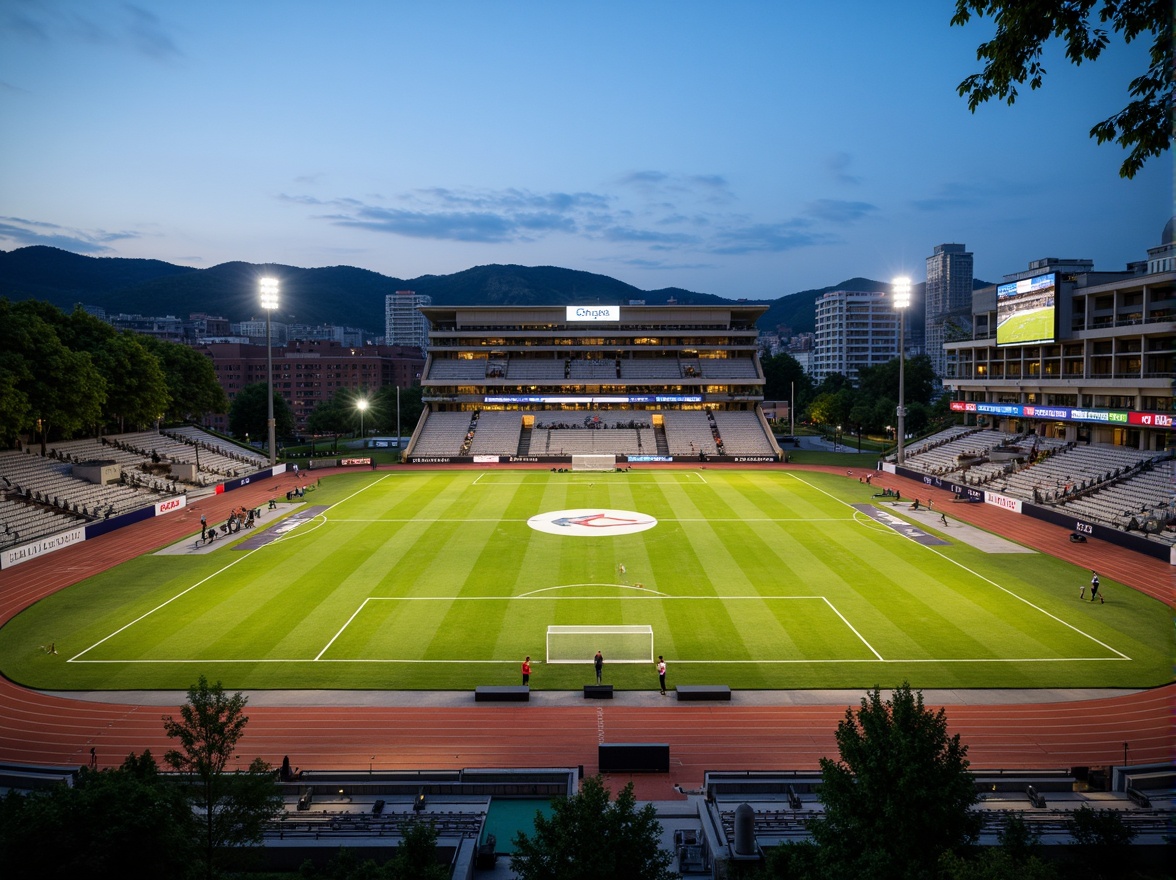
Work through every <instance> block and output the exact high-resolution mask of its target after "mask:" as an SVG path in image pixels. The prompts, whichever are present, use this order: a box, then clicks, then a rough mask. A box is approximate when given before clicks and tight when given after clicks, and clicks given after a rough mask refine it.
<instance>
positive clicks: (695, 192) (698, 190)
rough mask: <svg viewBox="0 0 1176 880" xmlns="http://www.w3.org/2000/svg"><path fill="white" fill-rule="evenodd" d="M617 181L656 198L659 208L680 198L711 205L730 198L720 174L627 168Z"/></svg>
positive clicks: (623, 186) (725, 179) (727, 200)
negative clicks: (626, 171)
mask: <svg viewBox="0 0 1176 880" xmlns="http://www.w3.org/2000/svg"><path fill="white" fill-rule="evenodd" d="M617 184H618V185H619V186H621V187H622V188H625V189H631V190H633V191H635V192H637V193H638V194H639V195H641V196H643V197H644V198H646V199H650V200H653V199H659V200H661V201H662V204H661V207H663V208H665V209H667V210H672V209H673V203H674V202H676V201H677V200H678V199H681V198H682V197H684V196H685V197H688V198H694V199H699V200H702V201H704V202H708V203H711V204H720V203H725V202H729V201H732V200H733V199H734V195H733V194H732V192H731V184H730V182H729V181H728V180H727V178H725V177H723V176H722V175H721V174H670V173H668V172H665V171H652V170H647V171H631V172H629V173H628V174H624V175H622V176H621V177H619V178H617Z"/></svg>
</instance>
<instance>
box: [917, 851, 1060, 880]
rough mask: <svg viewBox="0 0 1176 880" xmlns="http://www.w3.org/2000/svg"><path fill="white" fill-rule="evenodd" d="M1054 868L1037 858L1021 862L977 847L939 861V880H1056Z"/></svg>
mask: <svg viewBox="0 0 1176 880" xmlns="http://www.w3.org/2000/svg"><path fill="white" fill-rule="evenodd" d="M1060 876H1061V874H1060V872H1059V871H1058V867H1057V865H1055V864H1054V863H1053V862H1046V861H1043V860H1042V859H1039V858H1037V857H1036V856H1030V857H1028V858H1027V859H1024V860H1021V859H1016V858H1014V857H1013V856H1011V855H1010V854H1009V853H1008V852H1007V851H1006V850H1003V849H999V848H997V847H991V846H983V847H976V848H974V850H973V851H972V852H971V853H969V854H968V855H967V856H963V855H959V854H957V853H953V852H947V853H944V854H943V857H942V858H941V859H940V860H939V874H938V878H939V880H1057V878H1058V877H1060Z"/></svg>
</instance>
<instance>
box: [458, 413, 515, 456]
mask: <svg viewBox="0 0 1176 880" xmlns="http://www.w3.org/2000/svg"><path fill="white" fill-rule="evenodd" d="M467 421H468V420H467ZM522 431H523V422H522V417H521V416H520V415H519V413H517V412H484V413H480V414H479V416H478V421H477V425H476V427H475V430H474V437H473V441H472V442H471V443H470V454H471V455H516V454H517V453H518V450H519V435H520V434H522Z"/></svg>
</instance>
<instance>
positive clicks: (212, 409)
mask: <svg viewBox="0 0 1176 880" xmlns="http://www.w3.org/2000/svg"><path fill="white" fill-rule="evenodd" d="M143 341H144V343H145V344H146V346H147V348H148V349H149V350H150V351H151V352H152V353H153V354H154V355H155V356H156V357H157V358H158V359H159V363H160V365H161V367H162V369H163V375H164V378H165V379H166V381H167V390H168V397H169V403H168V408H167V412H166V413H165V416H164V417H165V418H166V419H167V420H168V421H171V422H196V423H197V424H200V423H203V421H204V414H205V413H223V412H227V411H228V408H229V399H228V398H227V397H226V396H225V392H224V389H223V388H221V386H220V382H218V381H217V378H216V368H215V367H213V364H212V358H210V357H208V356H207V355H205V354H202V353H201V352H199V351H197V350H196V349H194V348H192V347H191V346H188V345H182V344H181V343H178V342H168V341H167V340H165V339H156V338H155V337H153V336H146V337H144V339H143Z"/></svg>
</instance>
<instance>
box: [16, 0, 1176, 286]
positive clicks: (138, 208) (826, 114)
mask: <svg viewBox="0 0 1176 880" xmlns="http://www.w3.org/2000/svg"><path fill="white" fill-rule="evenodd" d="M953 9H954V3H952V2H950V0H911V2H898V3H877V2H857V0H847V2H827V3H810V2H800V0H787V2H785V0H779V2H768V0H763V2H741V0H724V2H721V3H720V2H717V0H716V2H694V0H677V2H656V0H649V2H641V0H637V2H634V0H626V2H609V0H602V2H586V0H585V2H551V0H545V2H507V0H503V2H492V0H483V2H456V0H454V2H447V0H433V2H426V0H417V2H400V0H382V2H381V0H331V2H328V0H316V2H310V0H284V2H279V0H201V2H192V0H137V2H118V0H0V132H2V133H3V134H2V139H0V144H2V146H0V150H2V151H3V152H2V154H0V155H2V160H3V161H0V248H2V249H4V250H11V249H13V248H17V247H21V246H24V245H29V244H48V245H53V246H56V247H61V248H64V249H66V250H70V251H74V252H76V253H81V254H88V255H93V256H120V257H150V258H156V259H161V260H167V261H169V262H172V263H179V264H183V265H190V266H196V267H201V268H203V267H208V266H213V265H216V264H217V263H222V262H226V261H229V260H244V261H248V262H253V263H262V262H273V263H283V264H288V265H294V266H306V267H309V266H329V265H340V264H345V265H353V266H360V267H363V268H367V269H372V270H375V271H378V272H382V273H384V274H387V275H393V276H397V277H400V278H412V277H415V276H417V275H422V274H446V273H450V272H456V271H460V270H462V269H466V268H469V267H471V266H476V265H481V264H486V263H521V264H525V265H555V266H565V267H568V268H574V269H583V270H586V271H589V272H598V273H602V274H606V275H612V276H614V277H616V278H619V279H621V280H624V281H627V282H629V283H631V284H633V285H636V286H637V287H640V288H642V289H655V288H660V287H667V286H677V287H683V288H687V289H691V290H698V291H704V292H708V293H715V294H719V295H721V296H728V297H753V298H764V297H777V296H781V295H784V294H787V293H792V292H795V291H797V290H803V289H807V288H811V287H820V286H824V285H827V284H834V283H837V282H838V281H841V280H844V279H846V278H849V277H851V276H855V275H863V276H867V277H871V278H876V279H883V280H886V279H889V278H891V277H893V276H894V275H896V274H900V273H909V274H910V275H912V276H913V277H914V279H915V280H916V281H921V280H923V278H924V275H925V272H924V260H925V258H926V257H927V256H928V255H930V253H931V251H932V248H933V247H934V246H935V245H936V244H939V243H942V242H962V243H964V244H966V245H967V246H968V248H969V250H971V251H973V252H974V253H975V256H976V275H977V276H978V277H981V278H985V279H987V280H990V281H996V280H999V278H1000V276H1001V275H1003V274H1005V273H1007V272H1012V271H1017V270H1019V269H1023V268H1025V267H1026V265H1027V263H1028V262H1029V261H1030V260H1034V259H1038V258H1040V257H1047V256H1055V257H1083V258H1090V259H1093V260H1094V261H1095V264H1096V266H1097V267H1099V268H1104V269H1122V268H1123V267H1124V265H1125V264H1126V263H1127V262H1128V261H1131V260H1138V259H1143V258H1144V257H1145V256H1146V249H1147V248H1148V247H1149V246H1153V245H1156V244H1158V243H1159V238H1160V233H1161V230H1162V228H1163V226H1164V223H1165V222H1166V221H1167V219H1168V217H1169V216H1171V213H1172V193H1173V190H1172V163H1171V158H1170V156H1165V157H1163V158H1162V159H1161V160H1159V161H1156V160H1152V161H1151V162H1150V163H1149V164H1148V165H1147V166H1146V167H1145V169H1144V171H1143V173H1142V174H1140V175H1138V176H1137V177H1136V179H1135V180H1132V181H1125V180H1122V179H1120V177H1119V175H1118V168H1119V164H1120V162H1121V161H1122V159H1123V152H1122V150H1121V149H1120V148H1119V147H1117V146H1115V145H1104V146H1098V145H1096V144H1095V142H1094V141H1093V140H1091V139H1090V138H1089V137H1088V131H1089V129H1090V127H1091V126H1092V125H1093V124H1094V123H1095V122H1097V121H1099V120H1101V119H1103V118H1105V117H1106V116H1109V115H1110V114H1112V113H1113V112H1115V111H1117V110H1119V109H1121V108H1122V107H1123V106H1124V105H1125V103H1126V101H1127V83H1128V82H1129V80H1130V79H1131V78H1132V77H1133V76H1135V75H1137V74H1138V73H1139V72H1141V71H1142V70H1143V69H1144V67H1145V66H1146V64H1145V59H1146V49H1147V46H1146V45H1144V44H1143V43H1142V42H1141V43H1137V44H1133V45H1131V46H1126V47H1125V46H1123V45H1121V44H1119V43H1115V44H1113V45H1112V48H1111V49H1110V51H1109V52H1108V53H1107V54H1106V55H1105V56H1104V58H1103V59H1101V60H1099V61H1098V62H1097V63H1094V64H1086V65H1083V66H1082V67H1081V68H1074V67H1073V66H1072V65H1070V64H1069V63H1067V62H1066V61H1065V59H1064V58H1063V57H1062V56H1061V53H1060V50H1058V49H1056V48H1055V49H1054V50H1053V51H1052V52H1051V54H1050V55H1049V56H1047V58H1046V67H1047V70H1048V75H1047V77H1046V81H1045V86H1044V88H1042V89H1041V90H1039V91H1036V92H1030V91H1029V90H1028V88H1025V89H1023V90H1022V92H1021V97H1020V98H1019V100H1018V101H1017V103H1016V104H1015V105H1014V106H1012V107H1008V106H1005V105H1004V104H1003V103H1001V102H996V103H990V104H988V105H985V106H983V107H981V108H980V109H979V110H978V112H977V113H976V114H975V115H973V114H972V113H970V112H969V111H968V108H967V104H966V101H965V100H964V99H963V98H960V97H959V96H957V94H956V91H955V90H956V86H957V85H958V84H959V82H960V81H961V80H962V79H963V78H964V77H965V76H967V75H968V74H969V73H973V72H975V71H977V70H979V62H977V61H976V58H975V50H976V46H977V45H978V44H979V43H980V42H982V41H983V40H985V39H987V38H988V37H989V36H990V35H991V33H992V25H991V23H990V22H988V21H974V22H973V23H972V24H971V25H969V26H967V27H964V28H959V27H949V21H950V19H951V16H952V12H953Z"/></svg>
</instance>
